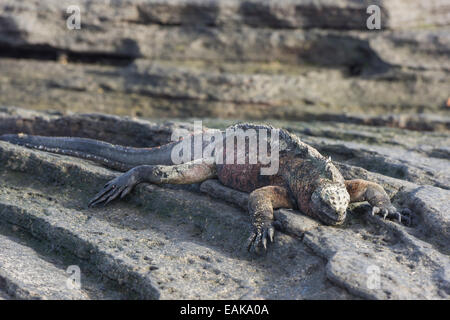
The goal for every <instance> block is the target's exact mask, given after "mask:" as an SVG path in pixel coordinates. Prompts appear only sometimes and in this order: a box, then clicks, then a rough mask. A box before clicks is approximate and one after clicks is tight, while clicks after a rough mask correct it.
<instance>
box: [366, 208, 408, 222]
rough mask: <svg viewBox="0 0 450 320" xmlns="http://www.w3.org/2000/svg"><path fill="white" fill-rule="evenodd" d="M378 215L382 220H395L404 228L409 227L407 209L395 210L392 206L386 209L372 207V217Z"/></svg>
mask: <svg viewBox="0 0 450 320" xmlns="http://www.w3.org/2000/svg"><path fill="white" fill-rule="evenodd" d="M376 214H380V215H381V216H382V217H383V219H386V218H388V219H396V220H398V222H400V223H403V224H404V225H406V226H410V225H411V210H409V209H408V208H403V209H401V210H397V208H395V207H394V206H393V205H390V206H386V207H377V206H373V207H372V215H373V216H374V215H376Z"/></svg>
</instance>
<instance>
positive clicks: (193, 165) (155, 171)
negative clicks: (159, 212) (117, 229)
mask: <svg viewBox="0 0 450 320" xmlns="http://www.w3.org/2000/svg"><path fill="white" fill-rule="evenodd" d="M214 177H216V166H215V164H213V163H206V162H205V161H202V160H201V159H200V160H196V161H191V162H187V163H183V164H179V165H173V166H164V165H143V166H138V167H135V168H133V169H131V170H129V171H127V172H126V173H124V174H122V175H120V176H118V177H117V178H115V179H113V180H111V181H110V182H108V183H107V184H106V185H105V186H104V187H103V189H102V190H100V192H99V193H97V195H95V197H94V198H93V199H92V200H91V201H90V202H89V206H91V207H92V206H95V205H98V204H100V203H104V204H105V205H106V204H108V203H109V202H111V201H112V200H114V199H116V198H118V197H119V196H120V198H123V197H125V196H126V195H127V194H129V193H130V192H131V190H132V189H133V188H134V187H135V186H136V185H138V184H140V183H143V182H149V183H153V184H165V183H171V184H191V183H197V182H202V181H204V180H207V179H211V178H214Z"/></svg>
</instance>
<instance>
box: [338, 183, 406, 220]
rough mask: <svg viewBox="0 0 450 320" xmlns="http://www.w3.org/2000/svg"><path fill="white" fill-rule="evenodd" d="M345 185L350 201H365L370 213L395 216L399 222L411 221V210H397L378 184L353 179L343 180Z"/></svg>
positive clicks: (388, 216) (389, 216)
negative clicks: (369, 206)
mask: <svg viewBox="0 0 450 320" xmlns="http://www.w3.org/2000/svg"><path fill="white" fill-rule="evenodd" d="M345 186H346V188H347V191H348V193H349V194H350V203H352V202H363V201H367V202H369V204H370V205H371V206H372V215H375V214H378V213H379V214H382V215H383V218H384V219H386V218H396V219H398V221H399V222H406V224H410V223H411V218H410V215H411V211H410V210H409V209H406V208H405V209H402V210H401V211H400V212H399V211H398V210H397V209H396V208H395V207H394V206H393V205H392V203H391V200H390V199H389V196H388V195H387V193H386V191H384V189H383V187H382V186H380V185H379V184H377V183H375V182H370V181H366V180H361V179H355V180H347V181H345Z"/></svg>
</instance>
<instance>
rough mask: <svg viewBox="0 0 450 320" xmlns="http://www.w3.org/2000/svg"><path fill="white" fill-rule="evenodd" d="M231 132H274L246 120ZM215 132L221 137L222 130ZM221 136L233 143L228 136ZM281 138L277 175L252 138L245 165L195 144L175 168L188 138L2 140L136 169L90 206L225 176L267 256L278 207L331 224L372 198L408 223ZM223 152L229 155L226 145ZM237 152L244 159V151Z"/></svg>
mask: <svg viewBox="0 0 450 320" xmlns="http://www.w3.org/2000/svg"><path fill="white" fill-rule="evenodd" d="M230 129H234V130H236V129H242V130H258V129H263V130H272V129H274V128H273V127H270V126H264V125H254V124H246V123H244V124H238V125H235V126H232V127H230ZM214 132H215V133H217V130H215V131H214ZM220 134H221V135H222V138H223V139H225V136H226V135H225V133H220ZM279 137H280V154H279V170H278V171H277V172H276V173H274V174H272V175H261V174H260V169H261V168H262V167H264V165H262V164H261V163H259V162H258V163H256V164H250V163H249V148H248V141H247V142H246V144H245V146H246V149H245V150H246V152H245V162H244V164H235V163H233V164H216V163H215V162H214V161H204V160H205V159H202V158H197V159H196V158H195V157H194V148H193V147H192V150H191V155H192V156H191V157H190V158H189V159H187V160H190V161H187V162H186V163H183V164H174V163H173V162H172V158H171V153H172V150H173V149H174V148H175V147H177V146H180V145H179V144H180V143H182V141H178V142H173V143H170V144H167V145H164V146H161V147H158V148H130V147H123V146H116V145H112V144H109V143H106V142H102V141H96V140H91V139H83V138H68V137H58V138H55V137H40V136H28V135H22V134H19V135H3V136H0V140H4V141H9V142H11V143H14V144H19V145H23V146H26V147H29V148H35V149H40V150H43V151H48V152H53V153H59V154H66V155H71V156H75V157H78V158H84V159H89V160H93V161H95V162H98V163H101V164H103V165H105V166H106V167H109V168H113V169H116V170H120V171H127V170H128V171H127V172H126V173H124V174H123V175H121V176H119V177H117V178H115V179H113V180H112V181H110V182H109V183H107V184H106V185H105V186H104V188H103V189H102V190H101V191H100V192H99V193H98V194H97V195H96V196H95V197H94V198H93V199H92V200H91V201H90V203H89V205H90V206H95V205H98V204H105V205H106V204H108V203H109V202H111V201H112V200H114V199H117V198H119V197H120V198H123V197H124V196H126V195H127V194H129V193H130V192H131V190H132V189H133V188H134V187H135V186H136V185H138V184H139V183H143V182H148V183H154V184H164V183H171V184H191V183H197V182H202V181H204V180H207V179H211V178H216V177H217V178H218V179H219V180H220V182H221V183H223V184H224V185H226V186H228V187H230V188H233V189H237V190H240V191H245V192H249V193H250V196H249V204H248V210H249V213H250V215H251V217H252V224H253V232H252V234H251V235H250V237H249V243H248V249H249V250H254V251H259V247H260V246H262V247H264V249H266V247H267V242H268V241H273V236H274V232H275V228H274V223H273V210H274V209H276V208H297V209H299V210H301V211H302V212H303V213H305V214H307V215H309V216H311V217H314V218H316V219H318V220H320V221H322V222H323V223H325V224H328V225H339V224H342V223H343V221H344V220H345V217H346V210H347V207H348V204H349V203H350V202H361V201H367V202H369V204H370V205H372V214H377V213H380V214H382V215H383V217H384V218H386V217H389V218H397V219H398V220H399V221H400V222H402V219H403V220H405V221H407V220H408V219H409V217H407V215H409V214H410V212H409V210H408V209H404V210H403V211H402V212H401V213H400V212H399V211H397V209H396V208H395V207H394V206H393V205H392V204H391V201H390V199H389V197H388V195H387V194H386V192H385V191H384V190H383V188H382V187H381V186H380V185H378V184H376V183H373V182H369V181H365V180H350V181H345V180H344V178H343V177H342V175H341V173H340V172H339V170H338V169H337V168H336V167H335V166H334V165H333V163H332V162H331V160H330V159H327V158H325V157H323V156H322V155H321V154H320V153H319V152H318V151H317V150H316V149H314V148H313V147H311V146H309V145H307V144H305V143H303V142H301V141H300V140H299V139H298V138H297V137H296V136H294V135H292V134H290V133H289V132H287V131H285V130H282V129H280V130H279ZM258 139H259V138H258ZM208 145H209V143H208V142H203V143H202V148H203V149H204V148H206V147H207V146H208ZM269 150H270V147H269ZM219 152H220V151H219ZM221 152H223V153H222V155H224V154H225V152H226V146H225V144H224V148H223V150H222V151H221ZM233 152H234V155H235V156H236V155H237V152H238V150H237V147H236V146H235V147H234V150H233ZM219 154H220V153H219ZM216 155H217V154H216ZM208 160H211V159H208Z"/></svg>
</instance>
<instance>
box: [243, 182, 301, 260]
mask: <svg viewBox="0 0 450 320" xmlns="http://www.w3.org/2000/svg"><path fill="white" fill-rule="evenodd" d="M292 207H293V206H292V202H291V198H290V196H289V192H288V190H287V189H286V188H284V187H279V186H267V187H262V188H259V189H256V190H254V191H253V192H252V193H250V196H249V200H248V211H249V213H250V215H251V218H252V225H253V232H252V234H251V235H250V238H249V239H248V247H247V248H248V251H251V250H252V249H254V250H255V251H256V252H258V251H259V246H260V245H262V246H263V247H264V249H266V248H267V240H270V241H272V242H273V235H274V233H275V228H274V226H273V209H276V208H292Z"/></svg>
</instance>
